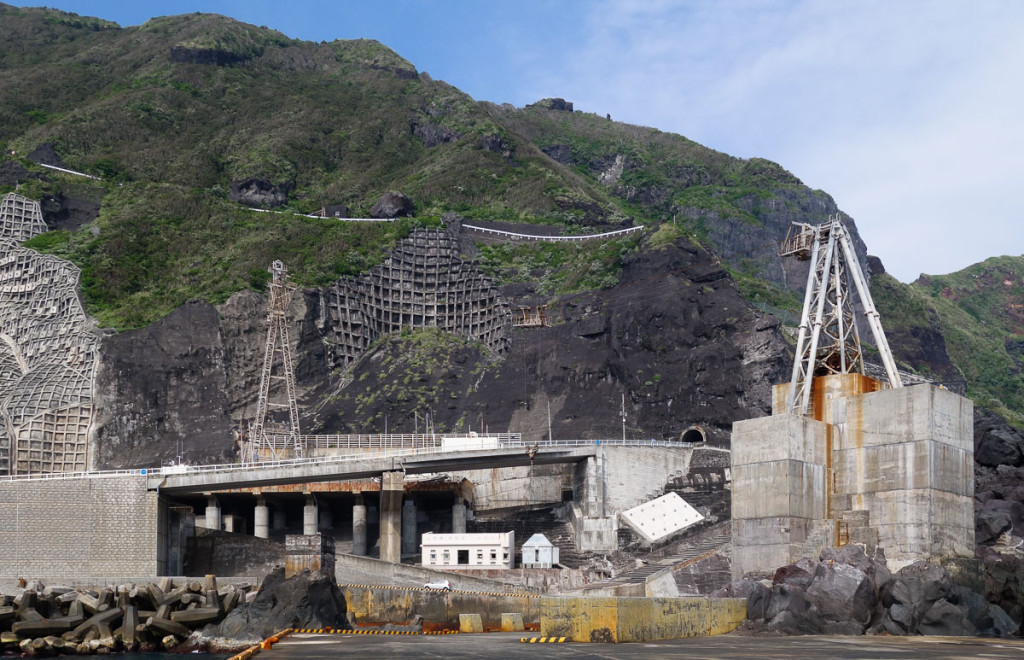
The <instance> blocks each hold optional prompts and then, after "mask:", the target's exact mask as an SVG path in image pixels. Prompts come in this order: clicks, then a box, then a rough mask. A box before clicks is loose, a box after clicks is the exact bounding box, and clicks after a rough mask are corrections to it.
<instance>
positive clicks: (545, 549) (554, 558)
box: [522, 534, 558, 568]
mask: <svg viewBox="0 0 1024 660" xmlns="http://www.w3.org/2000/svg"><path fill="white" fill-rule="evenodd" d="M557 563H558V548H557V547H555V545H554V544H553V543H552V542H551V541H549V540H548V538H547V537H546V536H544V535H543V534H534V535H533V536H531V537H530V538H529V539H527V541H526V543H524V544H523V564H522V565H523V568H552V567H553V566H554V565H555V564H557Z"/></svg>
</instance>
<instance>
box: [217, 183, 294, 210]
mask: <svg viewBox="0 0 1024 660" xmlns="http://www.w3.org/2000/svg"><path fill="white" fill-rule="evenodd" d="M291 189H292V185H291V184H283V185H275V184H273V183H270V182H269V181H264V180H262V179H246V180H244V181H232V182H231V191H230V193H229V194H228V197H229V199H230V200H231V201H232V202H239V203H241V204H245V205H246V206H254V207H257V208H267V209H270V208H274V207H275V206H281V205H283V204H284V203H285V202H287V201H288V193H289V192H290V191H291Z"/></svg>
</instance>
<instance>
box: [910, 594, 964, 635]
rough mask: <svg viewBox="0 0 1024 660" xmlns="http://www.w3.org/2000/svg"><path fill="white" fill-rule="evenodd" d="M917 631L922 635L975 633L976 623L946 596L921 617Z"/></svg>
mask: <svg viewBox="0 0 1024 660" xmlns="http://www.w3.org/2000/svg"><path fill="white" fill-rule="evenodd" d="M917 632H919V633H921V634H922V635H955V636H957V637H961V636H967V635H973V634H974V632H975V628H974V624H972V623H971V622H970V621H968V620H967V617H966V616H965V615H964V613H963V611H961V610H960V608H959V607H957V606H956V605H954V604H953V603H951V602H949V601H948V600H946V599H945V598H940V599H939V600H937V601H936V602H935V604H933V605H932V606H931V607H930V608H928V611H927V612H925V613H924V616H923V617H921V623H920V624H919V625H918V626H917Z"/></svg>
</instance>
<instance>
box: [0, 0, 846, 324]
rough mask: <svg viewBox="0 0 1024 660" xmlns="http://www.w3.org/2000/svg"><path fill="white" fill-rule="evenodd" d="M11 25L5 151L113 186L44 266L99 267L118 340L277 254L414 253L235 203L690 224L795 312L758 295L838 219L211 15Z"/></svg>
mask: <svg viewBox="0 0 1024 660" xmlns="http://www.w3.org/2000/svg"><path fill="white" fill-rule="evenodd" d="M0 16H2V17H3V22H4V27H5V30H6V34H7V35H8V37H9V38H8V39H5V40H4V41H3V42H2V43H0V141H2V142H3V143H4V144H5V145H6V147H7V149H8V151H14V152H16V154H17V158H18V159H19V160H20V162H21V163H22V164H24V165H28V161H26V160H24V159H25V157H29V158H30V159H31V160H35V161H37V162H46V163H49V164H54V165H62V164H65V165H67V166H68V167H71V168H73V169H77V170H81V171H86V172H89V173H92V174H95V175H99V176H102V177H103V178H104V179H105V182H104V183H102V184H97V187H96V188H95V190H103V191H106V192H107V194H106V196H105V197H103V199H102V205H101V208H100V211H99V218H98V219H97V220H96V222H95V225H94V227H93V228H92V232H91V233H89V234H76V235H74V236H72V235H71V234H66V235H60V236H57V237H48V238H47V239H46V240H45V241H44V242H43V243H40V244H37V247H39V248H41V249H43V248H45V249H47V250H48V251H51V252H54V253H60V254H63V255H65V256H67V257H68V258H70V259H71V260H73V261H74V262H75V263H76V264H78V265H79V266H80V267H82V269H83V279H84V282H85V291H84V294H85V300H86V304H87V306H88V307H89V309H90V311H91V312H92V313H94V314H95V315H97V316H98V317H99V319H100V320H101V322H102V323H104V324H106V325H111V326H113V327H116V328H121V329H124V328H131V327H141V326H143V325H145V324H146V323H149V322H152V321H154V320H156V319H158V318H160V317H162V316H165V315H166V314H167V313H169V312H170V311H171V310H172V309H173V308H174V307H175V306H177V305H179V304H181V303H183V302H185V301H186V300H189V299H191V298H195V297H200V298H203V299H206V300H209V301H211V302H219V301H223V300H225V299H226V298H227V296H228V295H230V294H231V293H232V292H233V291H237V290H239V289H241V288H245V287H247V286H253V287H254V288H257V289H259V288H261V287H262V284H263V280H262V279H260V278H261V275H260V273H262V271H263V270H264V269H265V267H266V265H265V263H266V261H267V257H268V255H270V254H274V255H279V256H280V258H282V259H287V260H288V261H289V262H290V264H291V267H292V272H293V274H294V276H295V278H296V281H298V282H300V283H302V284H306V285H322V284H326V283H327V282H329V281H330V280H331V279H332V278H334V277H337V276H338V275H342V274H347V273H351V272H357V271H360V270H366V269H367V268H369V267H370V266H372V265H373V264H374V263H377V262H378V261H379V260H380V259H381V255H382V252H381V250H382V249H384V248H386V247H387V246H389V245H393V244H394V241H395V240H396V239H397V238H399V237H401V236H402V235H404V233H403V232H402V231H399V232H398V233H397V234H396V233H387V232H384V234H383V235H381V234H378V233H376V232H373V231H363V232H361V235H359V236H356V237H353V236H350V235H349V234H350V233H352V232H348V231H347V230H343V229H339V228H338V227H337V226H336V224H331V223H324V222H318V221H315V220H311V219H309V218H302V217H293V216H283V217H277V218H268V217H267V216H258V215H254V214H252V213H251V212H249V211H246V210H245V208H244V207H242V206H241V205H240V204H238V203H236V202H234V201H232V199H242V198H244V199H246V200H248V201H249V202H251V203H256V204H258V205H262V206H278V207H280V208H284V209H290V210H295V211H299V212H311V211H317V210H319V209H321V208H322V207H324V206H326V205H332V206H343V207H345V210H346V211H347V212H348V214H350V215H353V216H365V215H367V213H368V212H369V210H370V207H371V206H372V205H373V204H374V203H375V202H376V201H377V199H378V198H379V197H380V195H381V194H382V193H384V192H386V191H388V190H401V191H402V192H404V193H405V194H406V195H408V196H410V197H411V198H412V199H413V200H414V201H415V214H416V216H417V217H418V218H420V220H418V221H417V224H420V225H422V224H423V223H426V224H427V225H429V219H430V218H435V219H436V218H437V217H439V216H440V215H441V214H443V213H444V212H446V211H455V212H458V213H460V214H461V215H463V216H465V217H467V218H474V219H477V218H478V219H488V220H503V221H513V222H544V223H548V224H554V225H560V226H566V227H567V229H566V231H570V232H571V231H579V230H580V228H581V226H582V227H605V228H607V227H617V226H624V225H628V224H631V223H649V222H660V221H663V220H666V219H671V218H674V219H675V220H676V221H678V222H679V223H680V224H681V225H682V226H683V227H684V228H686V229H687V230H688V231H689V232H691V233H694V234H696V235H697V236H699V237H701V239H702V240H703V241H705V242H706V244H707V245H709V246H711V247H714V248H715V249H716V250H718V252H719V254H721V255H722V256H723V257H724V258H725V259H726V260H727V262H728V263H730V264H731V267H732V268H733V269H734V271H735V272H736V273H737V274H738V275H740V274H741V275H742V277H741V278H740V282H741V284H742V285H743V286H744V290H745V291H748V293H750V294H751V295H753V294H754V293H758V292H760V294H761V297H762V298H764V299H766V300H770V301H772V302H777V303H782V304H784V305H786V306H792V305H793V304H794V302H793V300H792V297H791V296H789V295H788V294H785V293H783V294H779V293H778V292H776V291H772V290H769V289H767V288H765V287H764V286H763V285H762V284H761V283H759V282H758V281H756V279H755V277H765V278H767V279H768V281H770V282H773V283H775V284H777V285H781V286H782V287H783V288H789V289H793V288H798V287H799V286H800V285H801V284H802V281H803V275H802V273H801V272H799V269H798V271H795V272H793V273H786V272H785V271H784V270H783V268H784V264H782V263H781V262H780V261H779V260H777V259H776V258H775V257H774V254H773V253H772V250H771V249H770V248H771V245H772V243H773V241H777V240H778V238H779V237H780V236H781V235H782V234H783V233H784V232H785V229H786V227H787V226H788V224H789V222H790V221H792V220H801V221H811V222H816V221H820V220H822V219H824V217H825V216H826V215H827V214H828V213H835V212H838V209H837V208H836V206H835V203H834V202H833V201H832V200H831V199H830V198H829V197H828V196H827V195H826V194H824V193H821V192H819V191H811V190H809V189H807V188H806V187H804V186H802V185H800V182H799V181H798V180H797V179H796V178H795V177H793V176H792V175H790V174H789V173H787V172H786V171H785V170H783V169H782V168H781V167H779V166H778V165H775V164H774V163H770V162H768V161H763V160H759V159H754V160H751V161H745V160H741V159H736V158H732V157H730V156H727V155H725V154H721V153H717V152H714V151H712V150H709V149H706V148H704V147H701V146H700V145H697V144H695V143H693V142H692V141H689V140H686V139H685V138H682V137H680V136H676V135H671V134H665V133H660V132H658V131H656V130H654V129H647V128H641V127H635V126H628V125H623V124H619V123H616V122H611V121H609V120H607V119H604V118H599V117H597V116H595V115H588V114H584V113H575V112H572V109H571V104H566V103H565V102H561V101H559V100H548V101H545V102H542V103H539V104H537V105H535V106H530V107H528V108H524V109H521V110H516V109H510V108H505V107H497V106H493V105H491V104H486V103H483V104H481V103H477V102H475V101H473V99H471V98H470V97H468V96H467V95H465V94H463V93H462V92H460V91H459V90H457V89H455V88H453V87H451V86H450V85H447V84H445V83H443V82H440V81H434V80H432V79H431V78H430V77H429V76H427V75H425V74H419V73H417V71H416V70H415V68H414V67H413V65H412V64H410V63H409V62H406V61H405V60H403V59H401V58H400V57H398V56H397V55H396V54H395V53H393V52H392V51H390V50H388V49H387V48H385V47H384V46H382V45H380V44H378V43H375V42H370V41H366V40H355V41H335V42H331V43H321V44H314V43H309V42H302V41H297V40H292V39H288V38H286V37H285V36H284V35H281V34H280V33H277V32H274V31H272V30H268V29H265V28H257V27H255V26H250V25H245V24H242V23H239V22H237V21H234V20H231V19H228V18H225V17H222V16H216V15H207V14H190V15H183V16H172V17H164V18H159V19H153V20H151V21H149V22H147V23H146V24H144V25H142V26H139V27H132V28H119V27H117V26H114V25H112V24H109V23H106V22H103V21H99V20H96V19H87V18H81V17H77V16H75V15H73V14H66V13H62V12H56V11H50V10H39V9H17V8H14V7H9V6H6V5H0ZM40 146H43V147H44V148H42V149H40ZM23 183H24V185H23V192H25V193H26V194H27V195H29V196H32V197H37V198H38V197H43V198H46V199H56V200H59V203H57V204H56V205H55V208H54V212H53V214H52V215H53V216H56V215H57V214H59V213H60V212H61V211H65V210H66V206H67V205H68V204H71V203H73V202H74V201H75V200H78V199H81V195H80V194H76V193H75V192H74V191H69V190H67V187H68V186H69V185H70V184H68V183H67V182H62V181H59V180H58V181H54V180H50V181H46V180H42V181H40V180H33V181H26V182H23ZM243 193H252V194H249V195H248V196H247V195H246V194H243ZM100 196H102V195H100ZM89 197H91V198H94V197H96V194H95V193H94V194H92V195H90V196H89ZM93 201H95V200H93ZM52 224H54V226H56V223H55V222H52ZM584 230H586V229H584ZM590 231H593V230H590ZM355 233H360V232H355ZM127 236H131V237H133V238H132V239H131V240H128V239H127V238H126V237H127ZM310 236H316V237H318V241H317V246H314V245H312V244H311V243H310V239H309V237H310ZM212 237H218V240H211V238H212ZM321 239H322V240H321ZM858 240H859V239H858ZM320 244H323V247H318V246H319V245H320ZM254 245H255V246H258V248H257V249H252V247H253V246H254ZM182 246H187V247H188V250H184V249H183V248H182ZM156 255H159V258H156Z"/></svg>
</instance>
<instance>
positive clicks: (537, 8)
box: [47, 0, 1024, 281]
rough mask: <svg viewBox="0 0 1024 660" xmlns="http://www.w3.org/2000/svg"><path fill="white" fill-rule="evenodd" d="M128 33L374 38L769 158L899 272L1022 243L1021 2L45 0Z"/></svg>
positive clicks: (468, 78) (489, 87)
mask: <svg viewBox="0 0 1024 660" xmlns="http://www.w3.org/2000/svg"><path fill="white" fill-rule="evenodd" d="M47 4H48V6H52V7H56V8H59V9H64V10H66V11H73V12H76V13H78V14H82V15H89V16H100V17H102V18H106V19H109V20H113V21H116V22H118V23H120V24H121V25H123V26H127V25H138V24H140V23H143V22H145V20H146V19H148V18H150V17H152V16H162V15H167V14H181V13H187V12H193V11H203V12H215V13H220V14H225V15H228V16H232V17H233V18H237V19H239V20H242V21H245V22H248V23H253V24H256V25H266V26H268V27H272V28H275V29H277V30H280V31H281V32H283V33H285V34H286V35H288V36H290V37H295V38H300V39H310V40H315V41H320V40H325V41H330V40H332V39H349V38H357V37H365V38H372V39H377V40H379V41H381V42H383V43H385V44H386V45H388V46H389V47H391V48H392V49H394V50H395V51H397V52H398V53H399V54H400V55H402V56H403V57H405V58H406V59H408V60H409V61H410V62H412V63H413V64H414V65H415V66H416V67H417V68H418V69H419V70H420V71H427V72H428V73H430V75H431V76H433V77H434V78H439V79H442V80H446V81H447V82H449V83H451V84H453V85H455V86H457V87H459V88H460V89H462V90H463V91H465V92H467V93H468V94H470V95H472V96H473V97H474V98H476V99H479V100H486V101H493V102H496V103H503V102H508V103H512V104H514V105H517V106H521V105H524V104H527V103H531V102H533V101H536V100H538V99H541V98H544V97H547V96H561V97H564V98H566V99H567V100H570V101H573V102H574V104H575V107H576V109H578V110H584V111H588V112H597V113H599V114H606V113H610V114H611V115H612V118H613V119H616V120H620V121H626V122H630V123H635V124H641V125H645V126H654V127H657V128H659V129H661V130H664V131H672V132H676V133H680V134H683V135H685V136H687V137H689V138H691V139H693V140H696V141H697V142H700V143H702V144H705V145H707V146H709V147H712V148H714V149H718V150H720V151H724V152H726V153H729V154H732V155H734V156H740V157H753V156H759V157H764V158H769V159H771V160H774V161H776V162H779V163H781V164H782V165H783V166H784V167H786V169H788V170H790V171H791V172H793V174H795V175H796V176H798V177H800V178H801V179H802V180H803V181H804V182H805V183H806V184H808V185H810V186H812V187H814V188H820V189H822V190H825V191H827V192H828V193H830V194H831V195H832V196H833V197H834V198H835V199H836V202H837V203H838V204H839V207H840V208H842V209H843V210H844V211H846V212H847V213H849V214H850V215H851V216H852V217H853V218H854V219H855V221H856V222H857V226H858V227H859V229H860V231H861V234H862V235H863V237H864V240H865V241H866V242H867V244H868V247H869V251H870V252H871V253H873V254H876V255H878V256H880V257H881V258H882V261H883V262H884V263H885V265H886V268H887V269H888V270H889V272H890V273H892V274H893V275H895V276H896V277H897V278H898V279H900V280H903V281H910V280H913V279H914V278H916V277H917V276H918V275H919V274H920V273H929V274H940V273H946V272H951V271H954V270H959V269H961V268H964V267H966V266H968V265H970V264H972V263H976V262H979V261H982V260H984V259H985V258H987V257H990V256H996V255H1000V254H1014V255H1019V254H1022V253H1024V169H1022V168H1021V167H1020V165H1019V161H1020V160H1021V154H1022V153H1024V75H1022V72H1024V38H1022V36H1021V35H1024V2H1021V1H1017V0H972V1H970V2H968V1H967V0H961V1H953V0H732V1H729V2H712V1H710V0H708V1H671V0H619V1H612V0H592V1H589V2H586V1H582V0H565V1H561V2H559V1H558V0H548V1H536V0H515V1H508V2H498V1H496V0H491V1H484V0H481V1H479V2H470V1H468V0H452V1H449V2H439V1H437V2H431V1H427V0H376V1H368V2H337V1H335V2H312V1H307V0H291V1H290V2H271V1H268V0H234V1H231V0H207V1H201V0H194V1H178V2H171V1H164V0H145V1H140V0H77V1H76V0H49V2H48V3H47Z"/></svg>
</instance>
